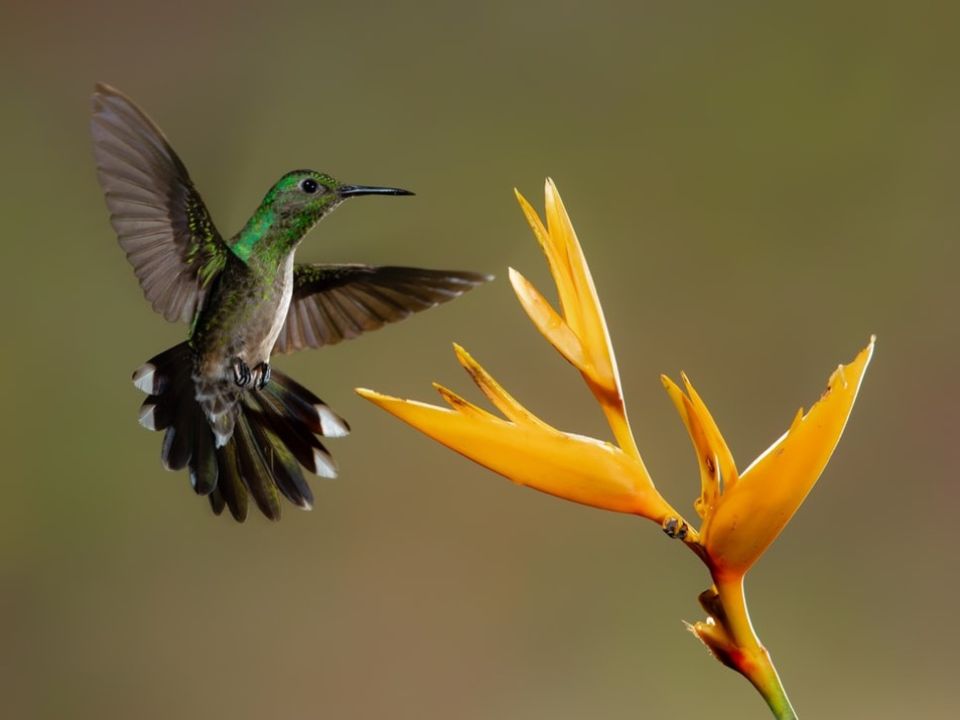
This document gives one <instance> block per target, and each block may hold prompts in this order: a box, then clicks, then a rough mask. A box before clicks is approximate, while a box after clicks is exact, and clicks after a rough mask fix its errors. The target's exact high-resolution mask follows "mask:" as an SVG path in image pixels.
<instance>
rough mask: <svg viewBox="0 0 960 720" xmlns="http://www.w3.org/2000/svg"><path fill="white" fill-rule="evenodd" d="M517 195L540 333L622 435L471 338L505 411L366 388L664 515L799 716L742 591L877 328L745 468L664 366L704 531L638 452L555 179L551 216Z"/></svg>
mask: <svg viewBox="0 0 960 720" xmlns="http://www.w3.org/2000/svg"><path fill="white" fill-rule="evenodd" d="M517 199H518V200H519V202H520V207H521V208H522V209H523V212H524V215H525V216H526V218H527V221H528V222H529V224H530V227H531V229H532V230H533V233H534V235H535V236H536V237H537V240H538V241H539V242H540V246H541V248H543V251H544V254H545V255H546V257H547V262H548V263H549V265H550V271H551V273H552V275H553V279H554V281H555V283H556V285H557V294H558V296H559V299H560V312H557V311H556V310H555V309H554V308H553V307H551V305H550V303H549V302H547V300H546V299H545V298H544V297H543V295H541V294H540V292H538V291H537V289H536V288H534V287H533V285H531V284H530V282H529V281H528V280H527V279H526V278H525V277H523V276H522V275H521V274H520V273H518V272H517V271H516V270H514V269H513V268H511V269H510V282H511V284H512V285H513V289H514V291H515V292H516V295H517V298H518V299H519V300H520V304H521V305H522V306H523V308H524V310H526V312H527V315H529V317H530V319H531V321H532V322H533V324H534V325H536V327H537V329H538V330H539V331H540V333H541V334H542V335H543V336H544V337H546V338H547V340H549V341H550V343H551V344H552V345H553V346H554V348H556V349H557V351H558V352H559V353H560V354H561V355H562V356H563V357H564V358H565V359H566V360H567V361H569V362H570V363H571V364H572V365H573V366H574V367H575V368H577V370H579V371H580V374H581V375H582V376H583V378H584V380H585V381H586V383H587V385H588V386H589V388H590V390H591V391H592V392H593V395H594V397H596V399H597V401H598V402H599V404H600V406H601V408H602V409H603V412H604V414H605V416H606V418H607V422H608V424H609V425H610V428H611V430H612V432H613V436H614V438H615V439H616V441H617V445H612V444H610V443H608V442H603V441H601V440H595V439H593V438H589V437H584V436H582V435H575V434H572V433H567V432H562V431H560V430H557V429H556V428H554V427H551V426H550V425H548V424H547V423H545V422H544V421H543V420H541V419H540V418H538V417H536V416H535V415H533V414H532V413H531V412H530V411H529V410H527V409H526V408H524V407H523V406H522V405H520V403H518V402H517V401H516V400H515V399H514V398H513V397H512V396H511V395H510V394H509V393H507V391H506V390H504V389H503V388H502V387H501V386H500V385H499V384H498V383H497V382H496V381H495V380H494V379H493V378H492V377H490V375H489V374H488V373H487V372H486V371H485V370H484V369H483V368H482V367H480V365H478V364H477V363H476V361H474V360H473V358H471V357H470V356H469V355H468V354H467V353H466V351H465V350H463V349H462V348H461V347H459V346H455V349H456V353H457V358H458V360H459V361H460V363H461V365H463V366H464V368H466V370H467V372H468V373H470V375H471V376H472V378H473V380H474V382H475V383H476V384H477V385H478V386H479V387H480V389H481V390H482V391H483V393H484V394H485V395H486V396H487V398H489V400H490V401H491V402H492V403H493V405H494V406H496V408H497V409H498V410H499V411H500V412H501V413H502V414H503V416H504V417H499V416H497V415H493V414H492V413H489V412H487V411H486V410H483V409H481V408H479V407H477V406H476V405H473V404H471V403H469V402H467V401H466V400H464V399H463V398H461V397H460V396H459V395H456V394H455V393H453V392H452V391H451V390H448V389H447V388H444V387H441V386H439V385H435V387H436V388H437V390H438V391H439V392H440V395H441V396H442V397H443V399H444V400H445V401H446V402H447V404H448V405H449V406H450V407H449V409H448V408H442V407H436V406H433V405H427V404H424V403H419V402H414V401H411V400H401V399H399V398H394V397H389V396H387V395H381V394H379V393H376V392H374V391H372V390H362V389H359V390H357V392H359V393H360V394H361V395H362V396H363V397H365V398H367V399H368V400H370V401H371V402H374V403H376V404H377V405H379V406H380V407H382V408H383V409H384V410H386V411H387V412H389V413H392V414H393V415H395V416H396V417H398V418H400V419H401V420H403V421H404V422H406V423H408V424H410V425H412V426H413V427H415V428H417V429H418V430H420V431H421V432H423V433H425V434H426V435H428V436H430V437H432V438H434V439H435V440H437V441H439V442H441V443H443V444H444V445H446V446H447V447H449V448H451V449H452V450H455V451H457V452H458V453H460V454H462V455H465V456H466V457H468V458H470V459H471V460H473V461H474V462H477V463H480V464H481V465H483V466H484V467H487V468H489V469H490V470H493V471H494V472H496V473H499V474H500V475H504V476H505V477H508V478H510V479H511V480H513V481H514V482H516V483H519V484H521V485H527V486H529V487H532V488H535V489H537V490H541V491H543V492H546V493H550V494H551V495H556V496H558V497H561V498H565V499H567V500H572V501H574V502H578V503H583V504H584V505H591V506H593V507H598V508H603V509H605V510H613V511H616V512H625V513H633V514H636V515H640V516H642V517H646V518H649V519H651V520H653V521H655V522H657V523H660V524H661V526H662V527H663V528H664V530H665V531H666V532H667V534H668V535H670V536H671V537H679V538H681V539H683V540H684V542H685V543H686V545H687V547H689V548H690V549H692V550H693V551H694V552H695V553H696V554H697V556H698V557H700V558H701V559H702V560H703V561H704V563H706V565H707V567H708V569H709V571H710V574H711V577H712V579H713V582H714V584H713V586H712V587H711V588H710V589H708V590H707V591H705V592H704V593H702V594H701V596H700V603H701V605H702V606H703V608H704V609H705V610H706V611H707V614H708V618H707V619H706V621H704V622H698V623H695V624H693V625H690V626H689V627H690V629H691V630H692V631H693V632H694V633H695V634H696V635H697V637H699V638H700V639H701V640H702V641H703V642H704V644H706V645H707V647H708V648H709V649H710V650H711V651H712V652H713V654H714V655H715V656H716V657H717V658H718V659H719V660H721V661H722V662H723V663H724V664H726V665H728V666H730V667H732V668H734V669H736V670H737V671H738V672H740V673H742V674H743V675H744V676H745V677H746V678H748V679H749V680H750V681H751V682H752V683H753V685H754V686H755V687H756V688H757V689H758V690H759V691H760V693H761V694H762V695H763V697H764V699H765V700H766V701H767V703H768V704H769V706H770V708H771V709H772V710H773V712H774V714H775V715H776V716H777V717H778V718H795V717H796V715H795V713H794V711H793V708H792V707H791V706H790V701H789V700H788V699H787V695H786V692H785V691H784V689H783V685H782V683H781V682H780V678H779V677H778V676H777V672H776V669H775V668H774V666H773V663H772V662H771V660H770V656H769V654H768V653H767V651H766V649H765V648H764V647H763V645H762V644H761V643H760V641H759V639H758V638H757V636H756V633H755V632H754V630H753V627H752V625H751V624H750V616H749V614H748V612H747V606H746V601H745V599H744V594H743V579H744V576H745V574H746V572H747V571H748V570H749V569H750V567H752V565H753V564H754V563H755V562H756V561H757V559H758V558H759V557H760V555H762V554H763V552H764V551H765V550H766V549H767V547H769V546H770V543H772V542H773V541H774V540H775V539H776V537H777V535H779V534H780V532H781V531H782V530H783V528H784V526H785V525H786V524H787V522H788V521H789V520H790V518H791V517H792V516H793V514H794V513H795V512H796V511H797V508H799V507H800V504H801V503H802V502H803V500H804V498H805V497H806V496H807V493H809V492H810V489H811V488H812V487H813V485H814V484H815V483H816V481H817V479H818V478H819V477H820V474H821V473H822V472H823V469H824V467H825V466H826V464H827V461H828V460H829V459H830V455H831V454H832V453H833V450H834V448H835V447H836V445H837V442H838V441H839V440H840V435H841V434H842V433H843V429H844V426H845V425H846V422H847V418H848V417H849V415H850V411H851V409H852V408H853V403H854V400H855V399H856V397H857V391H858V390H859V388H860V383H861V381H862V380H863V374H864V372H865V371H866V368H867V365H868V364H869V362H870V358H871V356H872V355H873V346H874V341H873V339H871V340H870V343H869V345H867V347H866V348H865V349H864V350H863V351H862V352H861V353H860V354H859V355H857V357H856V358H855V359H854V360H853V362H851V363H850V364H849V365H846V366H844V365H841V366H840V367H839V368H838V369H837V370H836V371H835V372H834V373H833V375H831V377H830V380H829V383H828V384H827V390H826V392H825V393H824V394H823V396H822V397H821V398H820V400H819V401H818V402H817V403H816V404H815V405H814V406H813V407H812V408H811V409H810V412H808V413H806V414H804V413H803V411H802V410H801V411H800V412H799V413H797V415H796V417H795V418H794V421H793V424H792V425H791V426H790V429H789V430H788V431H787V432H786V433H785V434H784V435H783V437H781V438H780V439H779V440H778V441H777V442H775V443H774V444H773V446H771V447H770V449H769V450H767V451H766V452H765V453H763V454H762V455H761V456H760V457H759V458H757V460H755V461H754V462H753V464H752V465H750V467H748V468H747V469H746V470H745V471H744V472H743V474H742V475H741V474H739V473H738V471H737V466H736V463H735V462H734V459H733V455H732V453H731V452H730V449H729V448H728V447H727V444H726V442H725V441H724V439H723V436H722V435H721V434H720V430H719V428H718V427H717V424H716V423H715V422H714V420H713V418H712V417H711V415H710V412H709V411H708V410H707V407H706V405H704V403H703V401H702V400H701V399H700V396H699V395H698V394H697V392H696V391H695V390H694V389H693V385H691V384H690V381H689V380H688V379H687V377H686V375H684V376H682V380H683V385H684V389H681V388H680V387H678V386H677V385H676V384H675V383H673V382H672V381H671V380H670V379H668V378H666V377H663V378H662V380H663V384H664V386H665V387H666V389H667V392H668V393H669V394H670V397H671V399H672V400H673V402H674V404H675V405H676V407H677V410H678V411H679V412H680V416H681V418H682V419H683V422H684V424H685V425H686V427H687V430H688V432H689V434H690V438H691V440H692V442H693V446H694V449H695V450H696V453H697V459H698V462H699V465H700V496H699V497H698V498H697V500H696V502H695V504H694V507H695V509H696V511H697V513H698V514H699V515H700V517H701V518H702V520H703V523H702V527H701V529H700V531H699V532H698V531H697V530H696V529H694V528H692V527H690V526H689V525H688V523H687V522H686V521H685V520H684V519H683V518H682V517H681V516H680V515H679V513H677V512H676V511H675V510H674V509H673V508H672V507H671V506H670V504H669V503H667V501H666V500H664V499H663V497H662V496H661V495H660V493H659V492H657V490H656V488H655V487H654V485H653V481H652V480H651V478H650V474H649V473H648V472H647V469H646V467H645V466H644V464H643V460H642V459H641V457H640V453H639V451H638V450H637V446H636V442H635V440H634V438H633V434H632V433H631V432H630V423H629V421H628V420H627V412H626V407H625V405H624V402H623V392H622V389H621V386H620V377H619V374H618V372H617V363H616V359H615V357H614V353H613V346H612V345H611V343H610V336H609V333H608V332H607V325H606V322H605V320H604V317H603V310H602V308H601V306H600V301H599V299H598V297H597V291H596V288H595V287H594V284H593V278H592V277H591V275H590V269H589V267H588V266H587V263H586V260H585V259H584V256H583V250H582V249H581V248H580V243H579V241H578V240H577V236H576V233H575V232H574V230H573V225H572V224H571V223H570V218H569V217H568V215H567V212H566V210H565V209H564V206H563V203H562V201H561V200H560V195H559V193H558V192H557V189H556V187H555V186H554V184H553V182H552V181H550V180H547V183H546V225H544V223H543V222H542V221H541V220H540V218H539V217H538V216H537V214H536V212H535V211H534V210H533V208H531V207H530V204H529V203H528V202H527V201H526V199H524V197H523V196H522V195H520V193H517Z"/></svg>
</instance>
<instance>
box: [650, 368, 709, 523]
mask: <svg viewBox="0 0 960 720" xmlns="http://www.w3.org/2000/svg"><path fill="white" fill-rule="evenodd" d="M660 382H662V383H663V387H664V388H665V389H666V391H667V395H669V396H670V399H671V400H672V401H673V404H674V406H675V407H676V408H677V412H678V413H680V419H681V420H683V424H684V425H685V426H686V428H687V433H688V434H689V435H690V441H691V442H692V443H693V449H694V452H696V454H697V463H698V464H699V466H700V497H699V498H697V501H696V502H695V503H694V508H695V509H696V511H697V515H699V516H700V517H702V518H703V517H708V516H709V515H710V514H711V513H712V512H713V510H714V508H715V507H716V505H717V502H718V501H719V498H720V475H719V467H720V461H719V455H718V453H717V449H716V447H715V446H714V444H713V443H712V442H711V438H710V436H709V435H708V433H707V431H706V429H705V428H704V425H703V421H702V418H701V417H700V415H698V413H697V409H696V407H694V404H693V402H692V401H691V400H690V398H689V397H687V396H686V395H685V394H684V392H683V390H681V389H680V388H679V387H678V386H677V384H676V383H675V382H673V380H671V379H670V378H668V377H667V376H666V375H661V376H660Z"/></svg>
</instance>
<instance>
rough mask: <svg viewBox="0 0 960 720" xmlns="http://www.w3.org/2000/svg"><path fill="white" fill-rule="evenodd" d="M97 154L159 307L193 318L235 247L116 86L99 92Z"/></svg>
mask: <svg viewBox="0 0 960 720" xmlns="http://www.w3.org/2000/svg"><path fill="white" fill-rule="evenodd" d="M90 130H91V132H92V134H93V154H94V157H95V158H96V162H97V177H98V178H99V180H100V185H101V187H103V192H104V194H105V195H106V198H107V207H108V208H109V210H110V222H111V223H112V224H113V228H114V230H116V233H117V237H118V238H119V239H120V247H122V248H123V249H124V251H126V253H127V259H128V260H129V261H130V264H131V265H133V269H134V272H136V275H137V278H138V279H139V280H140V287H142V288H143V293H144V295H146V298H147V300H149V301H150V303H151V305H152V306H153V309H154V310H156V311H157V312H159V313H161V314H162V315H163V316H164V317H165V318H166V319H167V320H170V321H176V320H183V321H185V322H188V323H189V322H191V321H192V320H193V317H194V313H195V312H196V310H197V307H198V306H199V305H200V303H201V300H202V298H203V294H204V292H205V289H206V286H207V283H208V282H209V281H210V279H211V278H212V277H213V276H214V275H216V273H217V272H218V271H219V270H220V269H222V268H223V264H224V261H225V258H226V253H227V252H229V250H228V248H227V246H226V244H225V243H224V242H223V240H222V239H221V237H220V233H218V232H217V229H216V228H215V227H214V225H213V221H212V220H211V219H210V214H209V213H208V212H207V208H206V207H205V206H204V204H203V200H201V199H200V195H199V194H198V193H197V191H196V189H195V188H194V187H193V182H192V181H191V180H190V176H189V175H188V174H187V169H186V168H185V167H184V165H183V163H182V162H181V161H180V158H178V157H177V154H176V153H175V152H174V151H173V148H171V147H170V143H168V142H167V139H166V138H165V137H164V136H163V133H162V132H161V131H160V128H158V127H157V126H156V125H155V124H154V123H153V122H152V121H151V120H150V118H148V117H147V116H146V114H145V113H144V112H143V111H142V110H140V109H139V108H138V107H137V106H136V105H134V103H133V101H131V100H130V99H129V98H128V97H126V96H125V95H123V94H122V93H121V92H119V91H118V90H116V89H114V88H112V87H110V86H109V85H104V84H102V83H101V84H98V85H97V87H96V92H94V94H93V116H92V118H91V120H90Z"/></svg>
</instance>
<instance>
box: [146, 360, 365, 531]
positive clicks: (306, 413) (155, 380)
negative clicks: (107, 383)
mask: <svg viewBox="0 0 960 720" xmlns="http://www.w3.org/2000/svg"><path fill="white" fill-rule="evenodd" d="M192 370H193V353H192V351H191V349H190V348H189V346H188V345H187V344H186V343H182V344H180V345H177V346H175V347H173V348H170V349H169V350H167V351H166V352H163V353H161V354H160V355H157V356H156V357H154V358H152V359H151V360H150V361H149V362H147V363H146V364H145V365H144V366H143V367H141V368H140V369H139V370H137V372H136V373H134V376H133V380H134V384H135V385H136V386H137V387H138V388H139V389H141V390H143V391H144V392H146V393H147V394H148V397H147V399H146V400H145V401H144V403H143V405H142V406H141V408H140V424H141V425H143V426H144V427H146V428H148V429H150V430H164V431H165V434H164V439H163V447H162V450H161V460H162V461H163V464H164V466H165V467H167V468H168V469H170V470H179V469H182V468H184V467H189V470H190V482H191V484H192V485H193V488H194V490H195V491H196V492H197V494H198V495H206V496H207V497H208V499H209V502H210V507H211V509H212V510H213V512H214V513H216V514H217V515H219V514H221V513H222V512H223V510H224V508H229V509H230V513H231V515H233V517H234V518H235V519H236V520H237V521H239V522H243V520H244V519H246V516H247V508H248V494H249V495H252V496H253V499H254V502H255V503H256V505H257V507H258V508H259V509H260V511H261V512H262V513H263V514H264V515H266V516H267V517H268V518H270V519H271V520H276V519H279V517H280V494H282V495H283V496H284V497H286V498H287V499H288V500H290V502H292V503H294V504H295V505H297V506H299V507H301V508H303V509H306V510H309V509H310V508H311V507H312V506H313V493H312V492H311V490H310V487H309V485H308V484H307V481H306V479H305V478H304V474H303V471H302V469H301V467H300V466H301V465H302V466H303V467H305V468H306V469H307V470H309V471H310V472H312V473H314V474H316V475H321V476H324V477H335V476H336V465H335V463H334V462H333V458H332V457H331V456H330V453H329V452H328V451H327V449H326V448H325V447H324V446H323V444H322V443H321V442H320V441H319V440H318V439H317V437H316V436H317V435H326V436H329V437H340V436H343V435H346V434H347V433H348V432H349V431H350V428H349V426H348V425H347V423H346V422H345V421H344V420H343V419H341V418H340V417H339V416H337V415H336V414H335V413H334V412H333V411H332V410H330V408H329V407H327V406H326V405H325V404H324V403H323V401H321V400H320V399H319V398H318V397H317V396H316V395H314V394H313V393H312V392H310V391H309V390H307V389H306V388H305V387H303V386H302V385H300V384H299V383H297V382H295V381H294V380H292V379H290V378H289V377H287V376H286V375H284V374H283V373H280V372H278V371H276V370H274V371H273V373H272V379H271V381H270V382H269V383H268V384H267V386H266V387H265V388H263V390H259V391H258V390H247V391H244V392H242V393H241V394H240V398H239V404H238V405H237V409H236V415H235V419H236V424H235V427H234V429H233V434H232V436H231V437H230V438H229V440H228V441H227V442H226V444H225V445H223V446H222V447H217V443H216V438H215V435H214V432H213V430H212V428H211V426H210V424H209V422H208V420H207V417H206V415H205V414H204V412H203V408H202V407H201V404H200V403H199V402H198V401H197V399H196V394H197V392H196V388H195V385H194V380H193V378H192Z"/></svg>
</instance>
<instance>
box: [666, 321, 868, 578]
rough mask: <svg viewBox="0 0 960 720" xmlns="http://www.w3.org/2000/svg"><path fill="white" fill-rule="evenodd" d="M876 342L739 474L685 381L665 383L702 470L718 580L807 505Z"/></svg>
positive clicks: (700, 503)
mask: <svg viewBox="0 0 960 720" xmlns="http://www.w3.org/2000/svg"><path fill="white" fill-rule="evenodd" d="M874 342H875V339H874V338H871V339H870V343H869V344H868V345H867V347H865V348H864V349H863V350H862V351H861V352H860V353H859V354H858V355H857V357H856V358H854V360H853V361H852V362H851V363H850V364H849V365H840V366H839V367H838V368H837V369H836V370H835V371H834V372H833V374H832V375H831V376H830V380H829V381H828V383H827V389H826V391H824V393H823V395H822V396H821V398H820V400H818V401H817V403H816V404H814V406H813V407H812V408H810V411H809V412H808V413H806V414H804V413H803V410H802V409H801V410H800V411H799V412H798V413H797V414H796V416H795V417H794V420H793V423H792V424H791V425H790V429H789V430H787V432H786V433H784V434H783V436H782V437H781V438H780V439H779V440H777V441H776V442H775V443H774V444H773V445H772V446H771V447H770V448H769V449H767V450H766V451H765V452H764V453H762V454H761V455H760V457H758V458H757V459H756V460H754V462H753V463H752V464H751V465H750V466H749V467H748V468H747V469H746V470H745V471H744V472H743V473H742V474H738V472H737V467H736V465H735V463H734V460H733V456H732V454H731V453H730V449H729V448H728V447H727V444H726V442H725V441H724V439H723V436H722V435H721V434H720V430H719V429H718V428H717V425H716V423H715V422H714V420H713V418H712V417H711V415H710V412H709V411H708V410H707V408H706V405H704V403H703V401H702V400H701V399H700V396H699V395H697V392H696V390H694V389H693V385H691V383H690V381H689V379H688V378H687V377H686V375H683V376H682V379H683V384H684V387H685V389H686V393H684V391H683V390H681V389H680V388H679V387H678V386H677V385H676V384H675V383H674V382H673V381H672V380H670V379H669V378H667V377H662V380H663V383H664V386H665V387H666V389H667V392H668V393H669V394H670V398H671V399H672V400H673V402H674V404H675V405H676V407H677V410H678V411H679V412H680V416H681V418H682V419H683V422H684V424H685V425H686V426H687V430H688V432H689V434H690V439H691V441H692V442H693V446H694V448H695V449H696V452H697V458H698V460H699V463H700V476H701V492H700V497H699V498H698V499H697V502H696V503H695V507H696V510H697V513H698V514H699V515H700V516H701V517H702V518H703V523H702V526H701V528H700V543H701V544H702V546H703V547H704V549H705V550H706V554H707V557H708V558H709V563H710V565H711V571H712V572H713V573H714V576H715V577H717V576H718V575H719V576H738V575H739V576H742V575H743V574H744V573H746V571H747V570H748V569H749V568H750V567H751V566H752V565H753V563H754V562H756V560H757V558H759V557H760V555H762V554H763V552H764V551H765V550H766V549H767V547H768V546H769V545H770V543H772V542H773V541H774V540H775V539H776V537H777V535H779V534H780V531H781V530H783V528H784V526H786V524H787V522H789V520H790V518H791V517H793V514H794V513H795V512H796V511H797V509H798V508H799V507H800V505H801V503H803V501H804V499H805V498H806V497H807V493H809V492H810V490H811V489H812V488H813V486H814V484H815V483H816V482H817V479H818V478H819V477H820V474H821V473H822V472H823V469H824V467H826V464H827V461H828V460H829V459H830V456H831V454H832V453H833V450H834V448H835V447H836V446H837V443H838V442H839V440H840V436H841V434H842V433H843V429H844V427H845V426H846V424H847V418H848V417H849V416H850V411H851V410H852V409H853V403H854V401H855V400H856V398H857V392H858V390H859V389H860V383H861V381H862V380H863V374H864V372H865V371H866V369H867V365H868V364H869V363H870V358H871V357H872V356H873V347H874Z"/></svg>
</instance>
